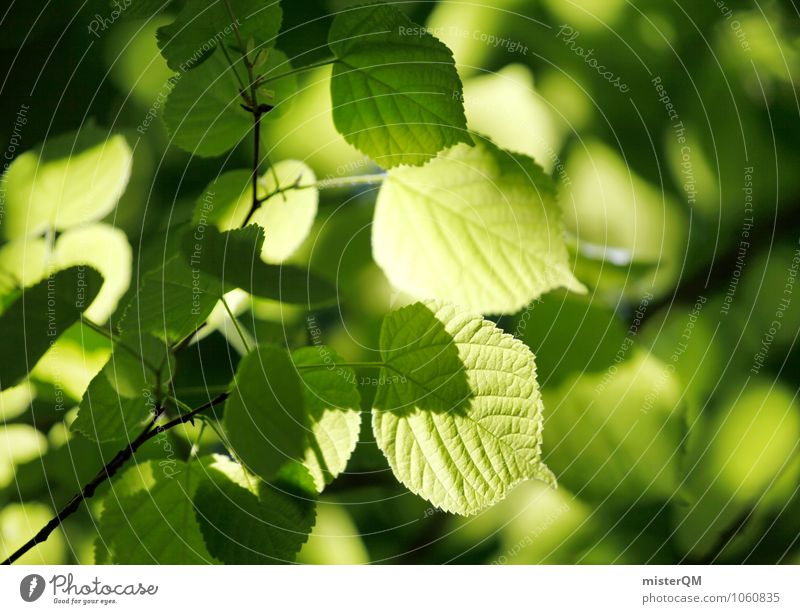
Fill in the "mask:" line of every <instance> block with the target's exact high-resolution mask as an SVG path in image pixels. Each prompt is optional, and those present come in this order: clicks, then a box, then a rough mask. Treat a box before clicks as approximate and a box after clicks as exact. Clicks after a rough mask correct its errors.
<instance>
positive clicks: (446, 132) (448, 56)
mask: <svg viewBox="0 0 800 614" xmlns="http://www.w3.org/2000/svg"><path fill="white" fill-rule="evenodd" d="M328 46H329V47H330V50H331V51H332V52H333V54H334V55H335V56H336V62H335V63H334V65H333V73H332V75H331V98H332V103H333V121H334V124H335V125H336V129H337V130H338V131H339V132H340V133H341V134H342V135H343V136H344V138H345V139H346V140H347V142H348V143H351V144H352V145H354V146H356V147H357V148H358V149H360V150H361V151H362V152H364V153H365V154H367V155H368V156H370V157H371V158H373V159H374V160H375V161H376V162H377V163H378V164H380V165H381V166H383V167H386V168H389V167H393V166H397V165H398V164H413V165H420V164H425V163H426V162H427V161H428V160H430V159H431V158H432V157H433V156H435V155H436V154H437V153H438V152H439V151H441V150H442V149H445V148H447V147H451V146H453V145H455V144H457V143H471V142H472V140H471V139H470V137H469V134H467V122H466V119H465V117H464V108H463V105H462V103H461V100H462V94H461V80H460V79H459V77H458V73H457V72H456V68H455V64H454V62H453V55H452V53H451V52H450V50H449V49H448V48H447V46H446V45H444V44H443V43H442V42H440V41H439V40H437V39H436V38H434V37H433V36H431V35H430V34H429V33H427V32H424V31H423V29H422V28H421V27H420V26H418V25H417V24H415V23H413V22H412V21H410V20H409V19H408V18H407V17H406V16H405V15H403V14H402V13H401V12H400V11H398V10H397V9H396V8H394V7H391V6H389V5H386V4H373V5H368V6H361V7H355V8H350V9H347V10H344V11H341V12H339V13H337V15H336V17H335V18H334V20H333V24H332V25H331V29H330V33H329V35H328Z"/></svg>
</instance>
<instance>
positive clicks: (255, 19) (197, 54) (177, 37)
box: [157, 0, 283, 72]
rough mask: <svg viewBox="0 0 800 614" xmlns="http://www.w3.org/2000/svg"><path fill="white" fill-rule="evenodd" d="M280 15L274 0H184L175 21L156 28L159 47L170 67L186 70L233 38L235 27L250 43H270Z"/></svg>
mask: <svg viewBox="0 0 800 614" xmlns="http://www.w3.org/2000/svg"><path fill="white" fill-rule="evenodd" d="M227 2H230V7H231V9H232V11H233V19H231V14H230V13H229V12H228V9H227V7H226V3H227ZM282 18H283V14H282V12H281V7H280V4H279V3H278V2H276V1H275V0H225V1H223V0H216V1H214V2H209V1H208V0H187V2H186V3H185V4H184V6H183V8H182V9H181V11H180V13H178V15H177V17H176V18H175V21H173V22H172V23H170V24H168V25H166V26H163V27H161V28H159V29H158V33H157V38H158V47H159V49H161V54H162V55H163V56H164V57H165V58H166V60H167V64H168V65H169V67H170V68H171V69H172V70H174V71H176V72H178V71H180V72H185V71H187V70H191V69H192V68H194V67H195V66H198V65H199V64H200V63H202V62H203V61H204V60H205V59H207V58H208V56H209V55H211V54H212V53H213V52H214V50H215V49H216V47H217V45H219V44H220V43H222V44H225V43H228V42H230V41H232V40H236V35H235V29H237V28H238V30H239V34H240V36H241V37H242V38H243V39H245V40H249V39H252V40H253V45H255V43H256V42H258V43H259V44H269V45H273V44H274V42H275V39H276V37H277V36H278V30H280V27H281V20H282ZM242 51H244V50H242Z"/></svg>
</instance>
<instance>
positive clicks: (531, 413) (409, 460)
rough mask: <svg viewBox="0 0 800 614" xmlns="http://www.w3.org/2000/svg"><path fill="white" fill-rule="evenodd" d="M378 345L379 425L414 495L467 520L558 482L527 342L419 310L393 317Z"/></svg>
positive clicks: (481, 323)
mask: <svg viewBox="0 0 800 614" xmlns="http://www.w3.org/2000/svg"><path fill="white" fill-rule="evenodd" d="M380 346H381V354H382V356H383V360H384V362H385V363H386V365H387V366H386V368H384V369H383V370H382V372H381V378H382V380H383V381H382V383H381V385H380V387H379V389H378V392H377V395H376V397H375V402H374V409H373V418H372V426H373V430H374V432H375V438H376V440H377V442H378V446H380V448H381V450H383V453H384V454H385V455H386V457H387V459H388V460H389V465H390V466H391V467H392V471H393V472H394V474H395V476H397V479H399V480H400V481H401V482H402V483H403V484H405V485H406V486H407V487H408V488H409V490H411V491H412V492H414V493H416V494H418V495H420V496H422V497H424V498H425V499H427V500H428V501H430V502H431V503H433V504H434V505H435V506H437V507H439V508H441V509H443V510H445V511H449V512H455V513H458V514H465V515H467V514H474V513H476V512H478V511H480V510H481V509H483V508H484V507H487V506H489V505H492V504H494V503H496V502H497V501H500V500H501V499H503V498H504V497H505V496H506V494H508V492H509V491H510V489H511V488H512V487H513V486H514V485H515V484H517V483H518V482H520V481H522V480H526V479H529V478H537V479H541V480H545V481H548V482H550V481H552V480H553V478H552V475H551V474H550V471H549V470H548V469H547V467H546V466H545V465H544V464H543V463H542V460H541V452H540V448H541V433H542V401H541V397H540V395H539V387H538V385H537V383H536V367H535V364H534V358H533V354H532V353H531V352H530V350H529V349H528V348H527V347H525V345H524V344H523V343H522V342H521V341H518V340H517V339H514V337H512V336H511V335H508V334H505V333H503V332H502V331H501V330H500V329H498V328H497V327H496V326H495V325H494V324H493V323H492V322H489V321H487V320H483V319H482V318H481V317H480V316H478V315H473V314H470V313H465V312H462V311H460V310H458V309H457V308H456V307H453V306H451V305H446V304H442V303H427V304H423V303H415V304H413V305H410V306H408V307H404V308H403V309H400V310H398V311H395V312H393V313H391V314H390V315H388V316H387V317H386V318H385V320H384V324H383V328H382V330H381V340H380Z"/></svg>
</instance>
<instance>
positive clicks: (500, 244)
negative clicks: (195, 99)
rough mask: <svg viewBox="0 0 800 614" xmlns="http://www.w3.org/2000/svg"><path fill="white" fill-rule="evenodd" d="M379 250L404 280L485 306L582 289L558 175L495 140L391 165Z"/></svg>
mask: <svg viewBox="0 0 800 614" xmlns="http://www.w3.org/2000/svg"><path fill="white" fill-rule="evenodd" d="M372 251H373V255H374V257H375V261H376V262H377V263H378V264H379V265H380V267H381V268H382V269H383V270H384V272H385V273H386V275H387V277H388V278H389V281H390V282H392V284H393V285H394V286H396V287H397V288H399V289H401V290H404V291H406V292H408V293H409V294H411V295H412V296H415V297H417V298H424V299H441V300H445V301H450V302H453V303H456V304H458V305H463V306H465V307H468V308H470V309H472V310H474V311H479V312H481V313H513V312H515V311H518V310H519V309H520V308H522V307H523V306H525V305H526V304H527V303H528V302H530V301H531V300H532V299H534V298H536V297H538V296H539V295H540V294H543V293H544V292H547V291H548V290H551V289H553V288H557V287H560V286H561V287H565V288H568V289H570V290H573V291H576V292H580V291H582V290H583V286H582V285H581V284H580V282H578V281H577V280H576V279H575V277H574V276H573V275H572V272H571V271H570V268H569V264H568V258H567V248H566V246H565V245H564V239H563V226H562V224H561V211H560V209H559V207H558V204H557V203H556V195H555V188H554V186H553V182H552V179H551V178H550V177H548V176H547V175H545V174H544V172H543V171H542V169H541V168H540V167H539V166H537V165H536V164H535V163H534V162H533V160H531V159H530V158H528V157H526V156H522V155H517V154H512V153H509V152H506V151H503V150H501V149H499V148H498V147H496V146H495V145H493V144H492V143H491V142H489V141H487V140H481V141H480V142H479V143H477V144H476V145H475V147H467V146H466V145H459V146H457V147H455V148H453V149H451V150H449V151H448V152H446V153H445V154H443V155H441V156H440V157H439V158H437V159H436V160H434V161H433V162H431V163H430V164H428V165H426V166H424V167H422V168H403V169H397V170H393V171H391V172H389V176H388V177H387V179H386V180H385V181H384V184H383V185H382V186H381V190H380V193H379V194H378V203H377V208H376V211H375V225H374V226H373V231H372Z"/></svg>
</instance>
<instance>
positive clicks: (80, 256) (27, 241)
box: [0, 224, 132, 323]
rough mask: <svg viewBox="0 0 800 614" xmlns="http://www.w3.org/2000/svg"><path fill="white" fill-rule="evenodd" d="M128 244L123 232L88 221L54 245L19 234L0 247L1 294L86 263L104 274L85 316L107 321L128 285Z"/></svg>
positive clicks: (129, 268)
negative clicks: (99, 287) (100, 286)
mask: <svg viewBox="0 0 800 614" xmlns="http://www.w3.org/2000/svg"><path fill="white" fill-rule="evenodd" d="M131 261H132V253H131V246H130V244H129V243H128V239H127V237H126V236H125V233H124V232H123V231H121V230H120V229H119V228H114V227H113V226H109V225H107V224H89V225H87V226H78V227H74V228H70V229H69V230H66V231H65V232H63V233H61V234H60V235H59V237H58V239H56V241H55V246H53V245H52V244H51V242H50V241H49V240H47V239H46V238H44V237H22V238H19V239H15V240H14V241H10V242H9V243H6V244H5V245H4V246H3V247H2V248H0V295H4V294H6V293H8V292H9V291H11V290H13V288H15V287H16V286H32V285H34V284H36V283H38V282H40V281H41V280H42V279H44V278H45V276H47V274H48V273H50V274H52V273H55V272H56V271H60V270H64V269H67V268H69V267H71V266H76V265H89V266H90V267H92V268H93V269H95V270H96V271H98V272H99V273H100V274H101V275H102V276H103V287H102V288H101V289H100V293H99V294H98V295H97V297H96V298H95V300H94V301H92V303H91V305H89V307H88V308H87V309H86V317H87V318H89V319H90V320H92V321H93V322H95V323H101V322H105V321H106V320H108V318H109V316H110V315H111V314H112V313H113V312H114V310H115V309H116V307H117V303H118V301H119V299H120V297H121V296H122V295H123V294H124V293H125V291H126V290H127V289H128V286H129V285H130V279H131Z"/></svg>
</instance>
